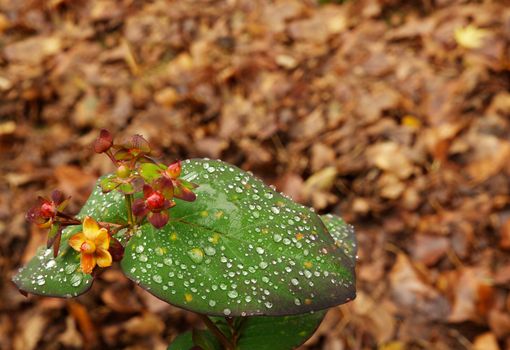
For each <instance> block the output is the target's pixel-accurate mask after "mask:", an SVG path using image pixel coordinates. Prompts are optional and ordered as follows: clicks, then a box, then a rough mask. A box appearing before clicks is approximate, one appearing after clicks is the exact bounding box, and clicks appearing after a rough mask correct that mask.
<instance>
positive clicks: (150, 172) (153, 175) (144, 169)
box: [140, 163, 162, 183]
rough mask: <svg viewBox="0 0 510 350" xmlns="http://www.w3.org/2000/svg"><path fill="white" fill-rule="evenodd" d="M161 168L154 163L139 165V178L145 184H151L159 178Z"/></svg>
mask: <svg viewBox="0 0 510 350" xmlns="http://www.w3.org/2000/svg"><path fill="white" fill-rule="evenodd" d="M161 170H162V169H161V167H160V166H158V165H157V164H154V163H144V164H142V165H140V176H141V177H142V178H143V179H144V180H145V181H146V182H147V183H151V182H152V181H154V180H156V179H157V178H159V177H161Z"/></svg>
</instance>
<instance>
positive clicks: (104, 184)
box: [100, 175, 119, 192]
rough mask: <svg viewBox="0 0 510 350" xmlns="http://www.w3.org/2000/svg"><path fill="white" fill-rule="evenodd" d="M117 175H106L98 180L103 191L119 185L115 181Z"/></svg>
mask: <svg viewBox="0 0 510 350" xmlns="http://www.w3.org/2000/svg"><path fill="white" fill-rule="evenodd" d="M116 179H117V177H116V176H115V175H108V176H106V177H104V178H103V179H102V180H101V181H100V186H101V188H102V189H103V191H104V192H110V191H112V190H114V189H116V188H117V187H118V186H119V183H118V182H117V181H115V180H116Z"/></svg>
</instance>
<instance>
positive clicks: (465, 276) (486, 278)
mask: <svg viewBox="0 0 510 350" xmlns="http://www.w3.org/2000/svg"><path fill="white" fill-rule="evenodd" d="M458 274H459V276H458V281H457V285H458V286H462V288H456V289H455V290H454V293H455V297H454V302H453V306H452V310H451V313H450V315H449V316H448V320H449V321H450V322H464V321H468V320H472V321H478V322H480V321H481V320H482V319H483V318H484V317H486V315H487V313H488V311H489V310H490V308H491V306H492V303H493V292H494V290H493V287H492V285H491V278H490V274H489V273H488V272H487V271H486V270H485V269H483V268H477V267H467V268H464V269H462V270H460V271H459V272H458Z"/></svg>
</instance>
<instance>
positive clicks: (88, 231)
mask: <svg viewBox="0 0 510 350" xmlns="http://www.w3.org/2000/svg"><path fill="white" fill-rule="evenodd" d="M97 231H99V225H98V224H97V222H96V220H94V219H92V218H91V217H90V216H86V217H85V219H84V220H83V233H84V234H85V237H87V239H90V240H91V241H95V240H96V237H97V233H98V232H97Z"/></svg>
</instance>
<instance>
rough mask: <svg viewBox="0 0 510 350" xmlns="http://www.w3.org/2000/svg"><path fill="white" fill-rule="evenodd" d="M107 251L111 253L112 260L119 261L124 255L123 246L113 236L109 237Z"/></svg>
mask: <svg viewBox="0 0 510 350" xmlns="http://www.w3.org/2000/svg"><path fill="white" fill-rule="evenodd" d="M108 251H109V252H110V254H111V255H112V260H113V261H121V260H122V257H123V256H124V246H122V244H121V243H120V242H119V241H118V240H117V239H116V238H115V237H111V238H110V247H109V248H108Z"/></svg>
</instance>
